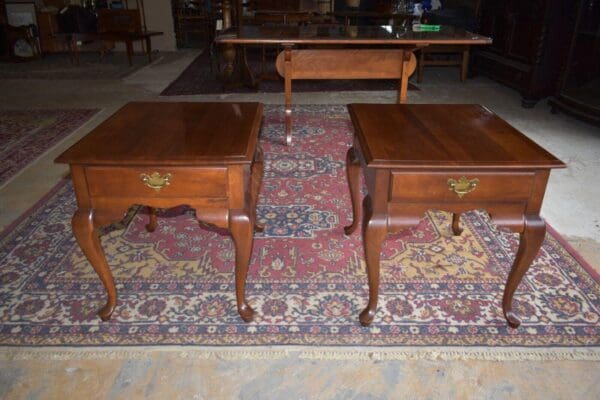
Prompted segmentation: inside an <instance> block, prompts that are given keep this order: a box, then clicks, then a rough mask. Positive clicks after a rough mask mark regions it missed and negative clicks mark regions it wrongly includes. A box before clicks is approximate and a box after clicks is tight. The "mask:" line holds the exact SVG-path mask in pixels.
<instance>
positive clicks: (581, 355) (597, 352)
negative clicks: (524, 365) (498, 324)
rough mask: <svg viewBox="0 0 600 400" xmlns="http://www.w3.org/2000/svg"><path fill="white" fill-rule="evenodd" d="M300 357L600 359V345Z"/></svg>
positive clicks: (308, 355)
mask: <svg viewBox="0 0 600 400" xmlns="http://www.w3.org/2000/svg"><path fill="white" fill-rule="evenodd" d="M298 358H300V359H307V360H357V361H371V360H372V361H394V360H445V361H451V360H482V361H559V360H560V361H562V360H573V361H575V360H581V361H600V348H593V349H590V348H586V349H577V348H537V349H527V348H515V347H509V348H493V347H477V348H454V347H434V348H431V347H427V348H414V347H410V348H408V347H407V348H402V349H393V350H392V349H378V350H369V349H364V350H358V351H356V350H354V351H353V350H342V349H315V350H313V349H311V350H304V351H302V352H301V353H300V354H299V356H298Z"/></svg>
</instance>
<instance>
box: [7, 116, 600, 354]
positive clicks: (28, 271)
mask: <svg viewBox="0 0 600 400" xmlns="http://www.w3.org/2000/svg"><path fill="white" fill-rule="evenodd" d="M283 116H284V113H283V109H282V108H281V107H280V106H274V107H267V108H266V114H265V120H264V124H263V128H262V131H261V144H262V146H263V148H264V151H265V159H266V162H265V172H264V181H263V187H262V190H261V195H260V199H259V206H258V214H259V220H260V222H261V223H263V224H264V225H265V226H266V228H265V232H264V233H261V234H256V236H255V240H254V249H253V253H252V259H251V264H250V272H249V276H248V284H247V293H248V299H249V303H250V304H251V305H252V307H253V308H254V309H255V310H256V311H257V315H256V319H255V321H253V322H251V323H248V324H246V323H244V322H242V321H241V319H240V318H239V316H238V314H237V312H236V307H235V297H234V284H233V280H234V276H233V265H234V250H233V245H232V241H231V239H230V236H229V235H228V234H227V233H226V232H225V231H222V230H218V229H213V228H210V227H208V226H205V225H199V224H198V223H197V222H196V220H195V219H194V213H193V210H191V209H188V208H186V207H184V206H182V207H178V208H176V209H170V210H163V211H162V212H160V215H159V226H158V228H157V230H156V231H155V232H154V233H148V232H147V231H146V230H145V229H144V225H145V223H146V221H147V211H146V209H145V208H143V207H133V208H131V210H130V212H129V213H128V215H127V216H126V217H125V219H124V220H123V221H121V222H120V223H116V224H113V225H111V226H109V227H107V228H106V229H103V231H102V236H101V238H102V243H103V248H104V250H105V253H106V256H107V259H108V262H109V264H110V265H111V267H112V270H113V274H114V276H115V279H116V282H117V287H118V291H119V303H118V306H117V308H116V310H115V312H114V314H113V317H112V319H111V320H110V321H108V322H101V321H100V319H99V318H98V316H97V315H96V311H97V310H98V308H99V307H101V306H102V305H103V304H104V302H105V293H104V290H103V288H102V285H101V283H100V280H99V279H98V277H97V276H96V275H95V273H94V271H93V269H92V267H91V266H90V265H89V263H88V262H87V261H86V259H85V258H84V256H83V255H82V253H81V251H80V250H79V247H78V245H77V244H76V242H75V240H74V238H73V235H72V233H71V229H70V218H71V216H72V215H73V212H74V211H75V207H76V204H75V197H74V194H73V188H72V185H71V183H70V181H68V180H65V182H63V183H61V184H59V185H58V186H57V187H56V188H55V189H54V190H53V191H52V192H51V193H49V194H48V195H47V196H46V198H44V199H43V200H41V201H40V202H39V204H38V205H36V206H34V207H33V208H32V209H31V210H30V211H29V212H28V213H27V214H26V215H24V216H23V217H22V218H21V219H19V220H18V221H17V222H16V223H14V224H13V225H12V226H11V227H9V228H8V229H7V230H6V231H5V232H4V233H3V234H2V235H1V236H0V344H2V345H71V346H72V345H76V346H77V345H168V344H171V345H213V346H232V345H234V346H238V345H240V346H248V345H250V346H252V345H291V344H294V345H327V346H338V345H356V346H421V347H424V348H433V347H434V346H453V348H460V347H464V348H473V346H483V347H484V349H492V348H495V349H508V348H509V347H511V346H512V347H513V348H514V346H517V347H519V348H521V349H523V348H525V349H530V350H532V351H534V350H535V349H540V348H544V349H546V350H547V349H548V348H550V349H552V348H559V347H560V348H563V349H564V348H565V347H568V348H574V349H578V350H581V351H584V350H585V351H596V350H597V349H598V346H599V345H600V323H599V321H600V300H599V299H600V284H599V283H598V280H597V277H595V276H594V275H593V274H592V272H590V271H591V269H590V270H588V268H589V266H586V264H585V262H584V261H582V260H581V259H579V258H578V256H577V255H576V254H575V253H574V252H573V250H572V249H571V248H570V247H569V246H568V245H566V244H565V243H564V242H563V241H562V240H561V238H560V236H559V235H558V234H557V233H555V232H554V231H553V230H552V229H549V231H548V234H547V236H546V240H545V242H544V244H543V248H542V249H541V251H540V253H539V255H538V257H537V258H536V259H535V261H534V262H533V265H532V266H531V268H530V270H529V272H528V273H527V275H526V277H525V278H524V280H523V283H522V284H521V285H520V286H519V288H518V290H517V293H516V295H515V304H516V312H517V314H518V315H519V316H520V317H521V318H522V321H523V323H522V325H521V327H520V328H518V329H512V328H509V327H508V326H507V324H506V321H505V320H504V317H503V316H502V310H501V298H502V292H503V289H504V283H505V280H506V277H507V273H508V270H509V267H510V265H511V264H512V261H513V258H514V255H515V251H516V249H517V246H518V235H515V234H513V233H511V232H508V231H504V230H499V229H497V228H496V227H495V226H494V225H492V224H491V223H490V220H489V219H488V217H487V216H486V214H485V213H483V212H481V211H473V212H469V213H467V214H466V215H464V216H463V219H462V222H463V225H464V228H465V229H464V232H463V234H462V235H461V236H458V237H456V236H453V235H452V233H451V228H450V225H451V215H450V214H448V213H445V212H440V211H432V212H430V213H428V214H427V215H424V217H423V220H422V222H421V223H420V225H419V226H418V227H417V228H415V229H412V230H408V231H405V232H404V233H402V234H399V235H394V236H390V237H389V238H388V239H387V240H386V242H385V243H384V246H383V249H382V263H381V266H382V274H381V280H382V284H381V294H380V300H379V309H378V313H377V315H376V317H375V321H374V323H373V325H372V326H371V327H368V328H364V327H362V326H360V324H359V322H358V314H359V312H360V311H361V310H362V308H363V307H364V306H365V304H366V300H367V276H366V272H365V263H364V259H363V247H362V243H361V238H360V232H358V231H357V232H356V233H354V234H353V235H351V236H345V235H344V233H343V229H342V228H343V226H344V225H346V224H348V223H349V222H350V217H351V212H350V196H349V194H348V189H347V184H346V175H345V170H344V160H345V154H346V151H347V149H348V148H349V147H350V145H351V136H352V127H351V123H350V119H349V116H348V114H347V111H346V108H345V107H344V106H301V107H300V106H298V107H296V108H295V110H294V118H295V119H294V127H295V129H294V133H293V137H294V143H293V145H292V146H290V147H286V146H285V145H283V143H284V125H283ZM390 350H392V349H390ZM485 351H486V350H484V351H483V353H485Z"/></svg>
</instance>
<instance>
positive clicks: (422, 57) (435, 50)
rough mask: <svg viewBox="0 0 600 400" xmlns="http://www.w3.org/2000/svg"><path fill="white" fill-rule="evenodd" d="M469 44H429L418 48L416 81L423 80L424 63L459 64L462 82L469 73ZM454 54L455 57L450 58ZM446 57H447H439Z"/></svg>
mask: <svg viewBox="0 0 600 400" xmlns="http://www.w3.org/2000/svg"><path fill="white" fill-rule="evenodd" d="M470 48H471V46H469V45H453V46H450V45H431V46H427V47H423V48H422V49H421V50H420V54H419V62H418V67H417V82H418V83H421V82H422V81H423V69H424V68H425V66H426V65H445V66H460V81H461V82H464V81H465V80H466V79H467V74H468V73H469V51H470ZM452 56H455V58H452ZM439 57H447V58H439Z"/></svg>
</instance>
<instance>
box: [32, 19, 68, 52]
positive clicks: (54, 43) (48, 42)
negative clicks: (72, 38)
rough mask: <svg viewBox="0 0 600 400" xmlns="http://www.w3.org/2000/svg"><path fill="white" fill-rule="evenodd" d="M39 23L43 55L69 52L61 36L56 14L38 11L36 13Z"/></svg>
mask: <svg viewBox="0 0 600 400" xmlns="http://www.w3.org/2000/svg"><path fill="white" fill-rule="evenodd" d="M36 18H37V23H38V34H39V38H40V47H41V49H42V53H44V54H46V53H59V52H64V51H67V50H68V46H67V44H66V43H65V41H64V39H63V37H62V36H60V33H61V32H60V28H59V27H58V20H57V18H56V12H51V11H38V12H37V13H36Z"/></svg>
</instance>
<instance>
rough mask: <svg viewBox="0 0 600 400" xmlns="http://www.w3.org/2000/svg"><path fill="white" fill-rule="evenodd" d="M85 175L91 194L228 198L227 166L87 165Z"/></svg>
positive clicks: (105, 195) (106, 195) (103, 195)
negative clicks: (125, 166)
mask: <svg viewBox="0 0 600 400" xmlns="http://www.w3.org/2000/svg"><path fill="white" fill-rule="evenodd" d="M154 173H158V175H155V176H153V174H154ZM85 174H86V178H87V182H88V188H89V191H90V195H91V196H93V197H94V196H102V197H189V196H195V197H227V168H218V167H211V168H182V167H135V168H123V167H87V168H86V170H85ZM167 174H169V175H168V178H165V177H166V176H167ZM144 175H145V176H148V178H147V181H148V182H147V183H145V182H144V181H143V176H144ZM165 180H168V184H166V183H165ZM148 184H150V185H154V186H155V187H156V189H155V188H152V187H149V186H148Z"/></svg>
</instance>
